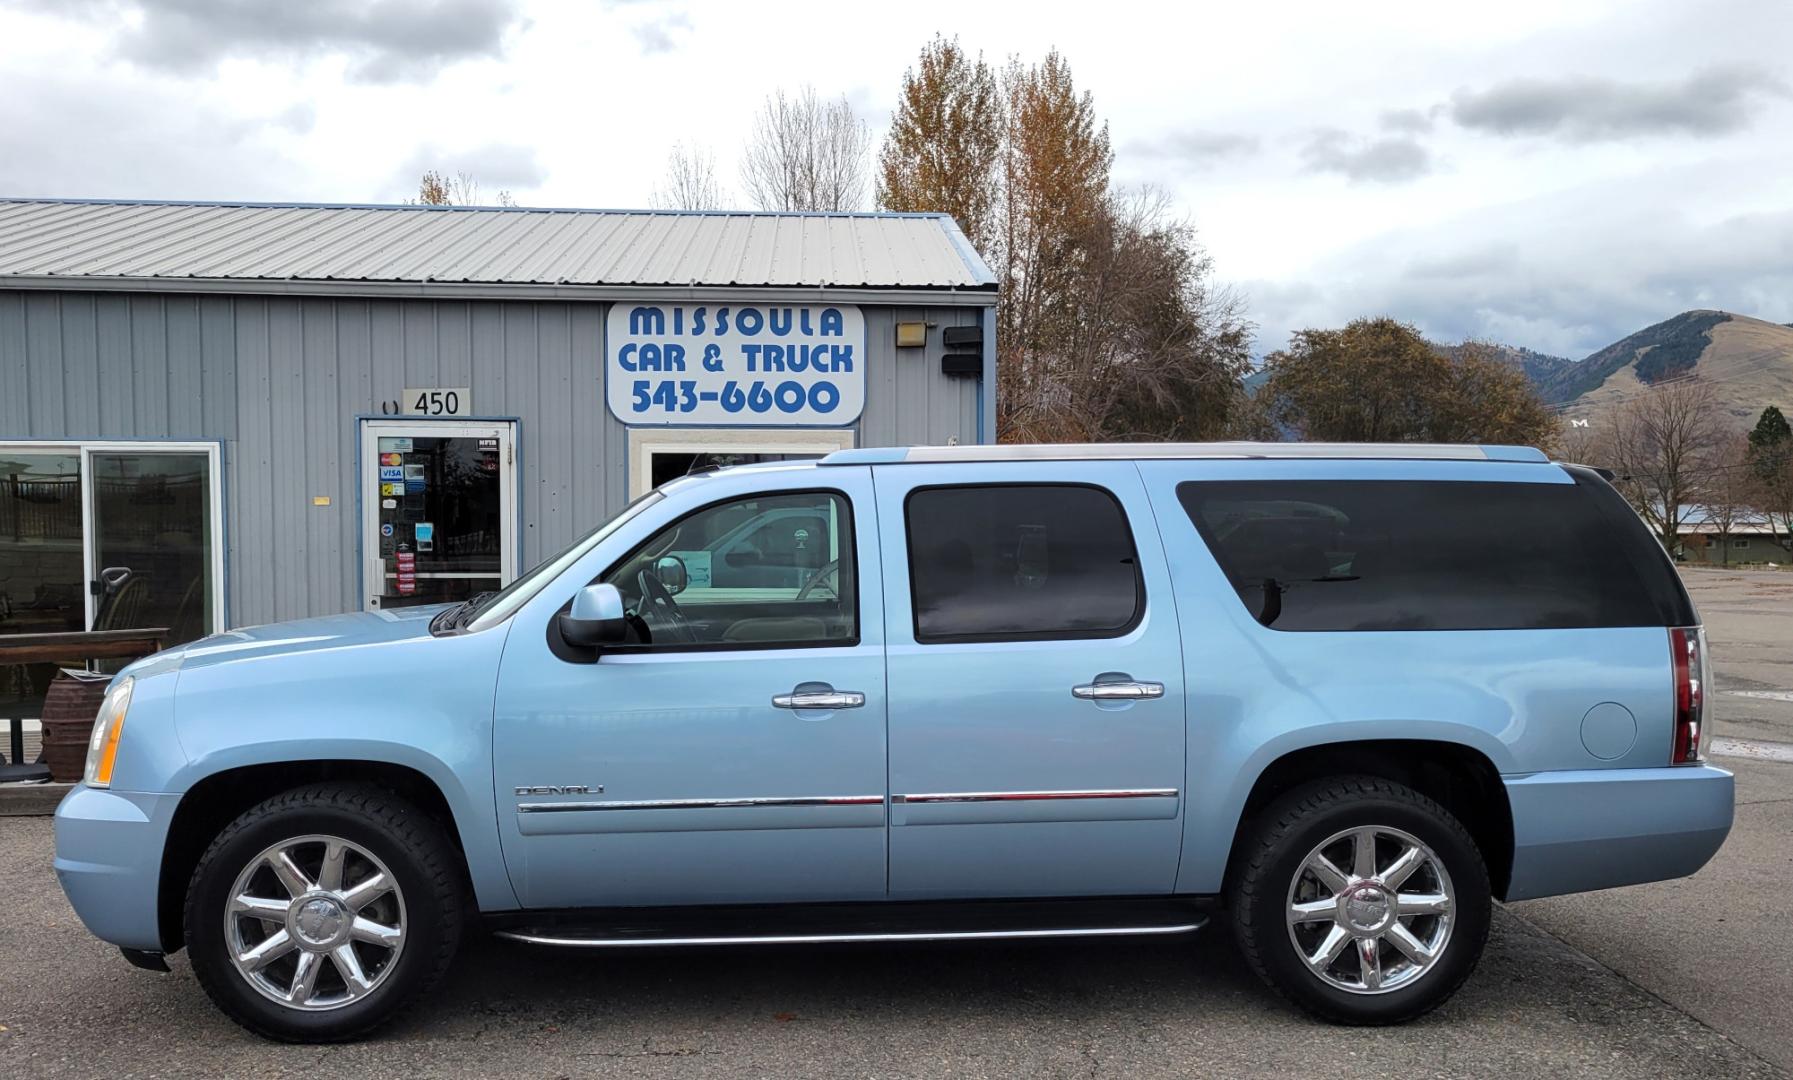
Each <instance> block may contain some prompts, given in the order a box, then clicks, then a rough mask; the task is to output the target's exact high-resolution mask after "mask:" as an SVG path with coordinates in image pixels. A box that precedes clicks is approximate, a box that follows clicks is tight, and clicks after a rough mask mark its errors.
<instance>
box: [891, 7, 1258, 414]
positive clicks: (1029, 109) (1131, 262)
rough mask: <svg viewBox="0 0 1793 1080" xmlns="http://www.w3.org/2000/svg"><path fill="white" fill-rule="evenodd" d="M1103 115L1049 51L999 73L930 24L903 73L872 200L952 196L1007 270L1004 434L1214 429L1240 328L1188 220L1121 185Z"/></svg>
mask: <svg viewBox="0 0 1793 1080" xmlns="http://www.w3.org/2000/svg"><path fill="white" fill-rule="evenodd" d="M1113 160H1114V154H1113V151H1112V149H1111V147H1110V145H1109V138H1108V126H1107V125H1106V124H1105V123H1103V122H1101V121H1100V119H1099V118H1098V117H1097V115H1096V110H1095V103H1094V99H1093V98H1092V96H1091V95H1090V93H1089V92H1088V91H1080V90H1079V89H1078V88H1077V86H1076V82H1075V80H1074V79H1073V77H1072V75H1071V70H1070V65H1069V64H1068V63H1067V62H1066V60H1065V59H1064V57H1063V56H1061V55H1060V54H1058V53H1057V52H1052V53H1048V54H1047V55H1046V57H1045V58H1044V59H1043V60H1041V61H1040V62H1039V63H1037V64H1026V63H1023V62H1022V61H1021V60H1020V59H1019V58H1015V59H1011V60H1010V61H1009V63H1008V65H1007V66H1006V67H1004V68H1003V69H1002V71H1001V73H1000V76H999V75H997V74H996V73H995V72H993V71H992V70H991V68H990V67H989V65H987V64H986V63H985V62H984V60H983V59H982V58H981V57H979V58H978V59H976V60H971V59H969V58H967V57H966V56H965V55H964V53H963V51H962V50H961V49H960V48H959V46H958V44H957V42H954V41H949V40H946V39H944V38H936V39H935V40H934V41H932V42H930V43H929V44H928V45H927V46H926V47H925V48H924V49H923V50H922V55H921V60H920V62H919V63H918V65H917V66H916V67H915V68H912V69H910V71H909V72H908V73H907V74H906V75H905V76H904V80H903V92H902V95H901V97H900V100H899V105H898V109H897V114H896V116H895V118H894V119H893V121H892V124H891V131H890V134H889V136H888V137H887V138H886V140H885V143H884V147H883V152H882V154H881V155H880V178H879V183H878V200H879V204H880V205H881V206H883V207H884V208H885V209H888V210H908V211H934V212H944V213H950V214H952V215H953V216H954V218H955V219H956V220H958V221H959V223H960V225H961V227H963V228H964V230H965V232H966V233H967V235H968V236H969V237H971V238H972V240H973V242H974V243H975V244H976V245H977V247H978V249H979V251H980V252H982V253H983V254H984V255H985V257H986V258H987V259H988V260H989V261H990V263H991V265H992V267H993V268H994V269H995V271H996V273H997V276H998V277H999V279H1000V284H1001V287H1002V295H1001V299H1000V301H999V306H998V308H997V347H998V354H997V430H998V435H999V437H1000V438H1001V439H1003V440H1004V441H1017V442H1039V441H1100V440H1110V439H1193V438H1212V437H1214V436H1216V435H1219V434H1221V433H1222V432H1223V431H1225V430H1226V428H1227V425H1228V423H1229V419H1230V417H1231V414H1232V413H1233V412H1234V410H1235V408H1236V406H1237V405H1238V403H1239V401H1240V400H1241V398H1242V396H1243V395H1242V390H1241V388H1240V383H1239V379H1240V377H1241V375H1243V373H1244V371H1245V369H1246V368H1247V366H1248V363H1249V347H1250V327H1249V326H1248V325H1247V324H1246V323H1245V321H1244V319H1243V317H1242V316H1241V313H1240V305H1239V304H1238V302H1237V301H1236V299H1235V298H1233V297H1232V296H1230V295H1229V294H1228V293H1226V292H1225V291H1224V290H1221V289H1218V288H1216V287H1215V286H1214V284H1213V282H1212V273H1213V266H1212V263H1211V261H1210V260H1209V259H1208V256H1207V253H1206V252H1205V251H1204V250H1203V249H1202V248H1201V246H1200V245H1199V244H1198V243H1197V242H1196V238H1195V234H1194V230H1193V229H1192V228H1191V227H1190V226H1189V224H1188V223H1187V222H1186V221H1182V220H1180V219H1178V218H1177V217H1176V216H1175V215H1174V214H1173V213H1172V208H1171V203H1170V201H1169V199H1168V198H1166V197H1165V196H1164V195H1163V194H1162V193H1159V192H1154V191H1149V190H1148V191H1143V192H1142V191H1121V190H1117V189H1116V188H1115V187H1114V185H1113V183H1112V179H1111V176H1110V170H1111V166H1112V164H1113Z"/></svg>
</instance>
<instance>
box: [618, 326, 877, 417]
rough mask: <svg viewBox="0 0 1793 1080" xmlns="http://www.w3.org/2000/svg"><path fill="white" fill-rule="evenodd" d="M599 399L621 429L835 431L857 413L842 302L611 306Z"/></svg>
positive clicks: (858, 395) (859, 345) (855, 347)
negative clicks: (693, 426) (708, 427)
mask: <svg viewBox="0 0 1793 1080" xmlns="http://www.w3.org/2000/svg"><path fill="white" fill-rule="evenodd" d="M606 331H607V333H606V335H605V349H606V353H607V355H606V357H605V364H604V385H605V395H604V396H605V398H606V400H607V401H608V402H609V404H610V411H611V413H612V414H614V415H615V416H616V418H617V419H619V420H621V421H623V422H624V423H626V424H633V425H650V424H668V425H682V424H716V425H726V426H731V427H737V426H742V427H744V426H754V427H840V426H843V425H846V424H851V423H852V422H854V421H855V420H857V419H859V414H860V412H861V411H863V410H864V408H865V318H864V316H863V315H862V314H861V313H860V311H859V309H858V308H857V307H853V306H851V305H840V304H832V305H823V304H812V305H790V304H627V303H618V304H612V305H611V306H610V315H609V319H608V321H607V324H606Z"/></svg>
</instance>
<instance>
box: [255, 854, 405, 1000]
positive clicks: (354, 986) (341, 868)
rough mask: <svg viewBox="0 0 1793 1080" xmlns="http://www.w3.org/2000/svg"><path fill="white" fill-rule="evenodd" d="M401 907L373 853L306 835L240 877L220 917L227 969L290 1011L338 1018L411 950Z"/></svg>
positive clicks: (394, 883) (391, 881) (390, 880)
mask: <svg viewBox="0 0 1793 1080" xmlns="http://www.w3.org/2000/svg"><path fill="white" fill-rule="evenodd" d="M405 929H406V924H405V901H404V896H403V895H402V894H401V893H400V891H399V887H398V882H397V881H396V880H395V879H394V878H393V876H392V873H391V871H389V870H387V869H386V865H385V864H384V863H382V862H381V861H380V860H379V859H378V858H376V857H375V856H374V854H373V852H371V851H368V850H367V849H366V848H364V847H362V846H361V845H359V844H356V843H353V842H351V841H348V840H344V839H343V838H341V837H339V836H321V835H318V836H300V837H296V838H294V839H291V840H283V841H281V842H280V843H278V844H275V845H273V846H271V847H269V848H267V849H265V850H263V851H262V853H261V854H259V855H257V856H256V857H255V858H254V859H252V860H250V862H249V865H248V866H246V867H244V869H243V872H242V873H240V874H238V875H237V879H236V883H235V884H234V885H233V886H232V887H231V890H230V902H229V905H228V910H227V911H226V912H225V914H224V942H225V945H226V947H227V948H228V949H229V950H230V960H231V963H232V965H234V966H235V967H236V970H237V974H239V975H241V976H242V977H243V978H244V979H245V980H247V981H248V983H249V985H250V986H253V987H254V988H255V989H256V991H257V992H258V993H260V994H261V995H262V996H264V997H267V998H269V999H271V1000H273V1001H276V1002H278V1003H280V1004H281V1005H285V1006H287V1007H289V1008H294V1009H306V1010H311V1011H321V1010H326V1009H338V1008H341V1007H342V1006H344V1005H348V1004H350V1003H351V1002H354V1001H357V1000H359V999H361V998H364V997H366V996H367V995H368V994H371V993H372V992H373V991H374V990H376V989H378V988H379V986H380V984H381V983H382V982H384V981H385V980H386V977H387V976H389V975H390V974H391V973H392V971H393V969H394V967H395V966H396V964H397V961H398V957H399V953H400V952H401V951H403V949H404V947H405Z"/></svg>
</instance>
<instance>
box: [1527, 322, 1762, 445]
mask: <svg viewBox="0 0 1793 1080" xmlns="http://www.w3.org/2000/svg"><path fill="white" fill-rule="evenodd" d="M1684 375H1695V376H1698V377H1699V378H1700V379H1701V380H1702V381H1704V382H1705V383H1706V384H1707V385H1708V386H1710V387H1711V388H1712V391H1713V393H1714V395H1715V396H1716V397H1717V399H1718V404H1719V407H1720V409H1722V410H1723V412H1724V413H1725V416H1726V418H1727V426H1728V427H1730V428H1733V429H1734V430H1738V431H1746V430H1748V429H1749V428H1750V427H1752V426H1754V424H1755V422H1756V418H1757V417H1758V416H1760V415H1761V413H1762V409H1763V407H1764V406H1767V405H1778V406H1780V407H1781V409H1782V410H1783V411H1785V410H1787V409H1788V408H1790V407H1793V327H1790V326H1784V325H1781V324H1779V323H1771V322H1765V321H1763V320H1761V319H1752V318H1750V317H1749V316H1747V315H1734V314H1731V313H1730V312H1725V311H1684V312H1682V313H1681V314H1679V315H1676V316H1675V317H1674V318H1672V319H1665V320H1663V321H1662V322H1659V323H1657V324H1655V325H1654V326H1647V327H1645V328H1644V329H1642V330H1639V331H1638V332H1637V333H1635V334H1632V335H1631V336H1630V337H1627V338H1623V339H1621V340H1619V341H1615V342H1613V343H1612V344H1611V345H1608V346H1607V347H1606V348H1604V349H1601V350H1600V351H1598V352H1596V353H1594V354H1593V355H1591V356H1589V357H1588V358H1587V359H1585V360H1581V361H1579V362H1576V363H1573V364H1570V365H1568V366H1566V367H1564V368H1561V369H1559V370H1556V371H1554V372H1550V373H1546V374H1545V375H1544V377H1543V378H1541V379H1537V378H1534V380H1533V381H1534V382H1536V383H1537V385H1538V390H1539V392H1540V393H1541V394H1542V395H1543V396H1544V400H1545V401H1547V402H1550V403H1552V404H1558V403H1566V404H1565V405H1564V408H1563V412H1564V413H1565V414H1566V415H1568V416H1571V417H1573V418H1575V419H1597V418H1598V417H1599V416H1600V415H1601V414H1602V413H1604V412H1606V411H1609V410H1610V409H1612V408H1613V407H1614V406H1616V405H1618V404H1620V403H1621V402H1624V401H1627V400H1629V399H1631V398H1633V397H1636V396H1637V394H1639V393H1640V392H1642V390H1643V389H1644V388H1645V387H1646V386H1648V385H1650V384H1653V383H1658V382H1661V381H1663V380H1664V379H1673V378H1677V377H1680V376H1684Z"/></svg>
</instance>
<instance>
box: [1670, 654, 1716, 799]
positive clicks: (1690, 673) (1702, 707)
mask: <svg viewBox="0 0 1793 1080" xmlns="http://www.w3.org/2000/svg"><path fill="white" fill-rule="evenodd" d="M1668 640H1669V652H1670V654H1671V655H1672V657H1673V659H1674V662H1675V737H1674V757H1673V758H1672V759H1671V760H1672V763H1673V764H1676V765H1697V764H1699V763H1700V762H1702V761H1705V760H1706V744H1707V743H1709V742H1711V741H1712V732H1711V731H1710V729H1709V727H1708V725H1707V724H1706V692H1707V690H1706V688H1707V687H1708V686H1709V685H1710V684H1711V681H1712V680H1711V668H1710V666H1709V665H1708V664H1707V661H1706V631H1705V628H1704V627H1699V626H1689V627H1676V628H1674V629H1671V630H1670V631H1669V632H1668Z"/></svg>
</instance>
